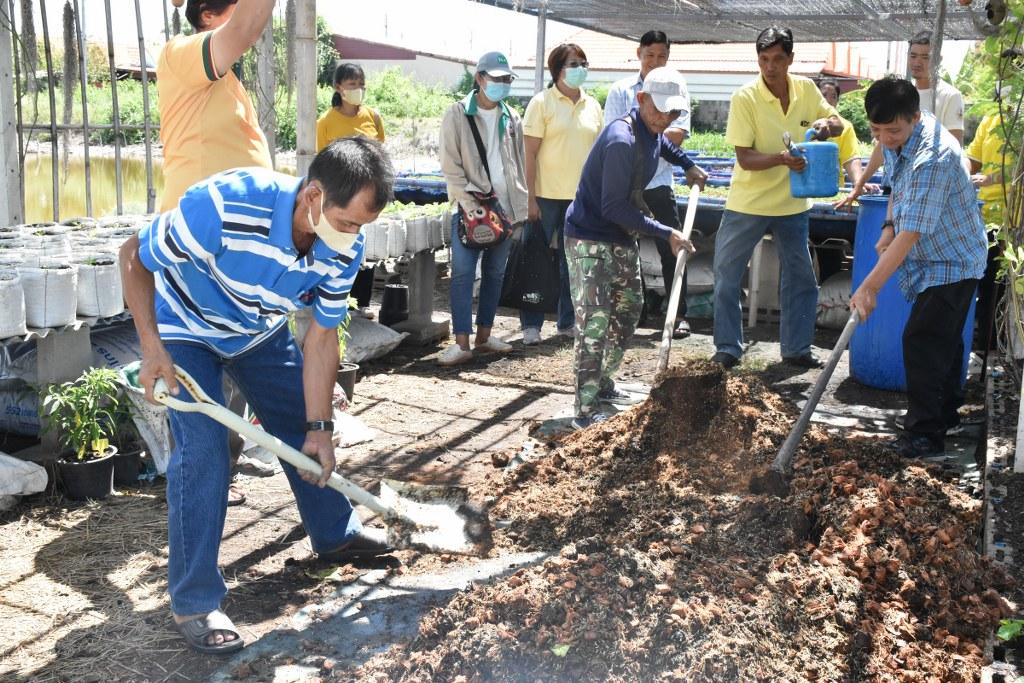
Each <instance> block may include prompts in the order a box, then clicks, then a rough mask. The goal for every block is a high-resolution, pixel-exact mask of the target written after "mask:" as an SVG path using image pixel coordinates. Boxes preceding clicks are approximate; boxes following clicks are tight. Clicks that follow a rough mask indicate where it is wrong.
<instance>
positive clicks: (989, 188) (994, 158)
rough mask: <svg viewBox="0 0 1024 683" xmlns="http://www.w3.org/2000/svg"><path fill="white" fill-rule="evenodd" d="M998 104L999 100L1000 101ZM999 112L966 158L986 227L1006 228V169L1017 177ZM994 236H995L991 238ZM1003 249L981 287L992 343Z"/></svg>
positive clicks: (995, 253)
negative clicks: (1004, 220)
mask: <svg viewBox="0 0 1024 683" xmlns="http://www.w3.org/2000/svg"><path fill="white" fill-rule="evenodd" d="M997 100H998V98H997ZM1001 126H1002V123H1001V119H1000V116H999V112H995V113H993V114H988V115H987V116H985V118H983V119H982V120H981V123H979V124H978V130H977V132H976V133H975V134H974V139H973V140H972V141H971V144H969V145H968V146H967V149H966V150H964V154H965V155H966V156H967V159H968V160H969V161H970V163H971V182H972V183H973V184H974V186H975V187H976V188H978V199H980V200H981V201H982V202H984V204H983V205H982V207H981V217H982V219H983V220H984V221H985V223H986V224H995V225H1002V224H1003V218H1004V213H1005V212H1006V186H1005V185H1004V184H1003V172H1004V169H1005V171H1006V172H1007V173H1013V167H1014V162H1013V159H1012V158H1010V156H1009V155H1006V154H1005V151H1004V150H1005V146H1004V136H1003V133H1002V130H1001ZM989 236H990V237H991V236H992V233H990V234H989ZM1001 252H1002V249H1001V247H1000V245H999V244H998V243H997V244H995V245H994V246H991V247H989V250H988V262H987V264H986V267H985V276H984V277H983V278H982V279H981V282H980V283H979V285H978V329H979V330H980V331H982V333H983V335H984V336H980V338H982V339H987V341H988V342H989V343H991V341H992V340H994V339H995V326H994V324H993V323H994V319H995V316H994V304H995V303H996V302H997V301H999V299H1000V298H1001V297H1002V289H1003V285H1002V283H996V274H997V273H998V271H999V260H998V257H999V255H1000V253H1001Z"/></svg>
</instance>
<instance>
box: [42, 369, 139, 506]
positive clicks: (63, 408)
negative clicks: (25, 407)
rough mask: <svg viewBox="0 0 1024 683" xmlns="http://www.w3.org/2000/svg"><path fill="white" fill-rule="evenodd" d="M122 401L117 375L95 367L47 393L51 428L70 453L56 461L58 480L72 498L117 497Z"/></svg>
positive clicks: (45, 406)
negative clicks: (116, 441) (116, 440)
mask: <svg viewBox="0 0 1024 683" xmlns="http://www.w3.org/2000/svg"><path fill="white" fill-rule="evenodd" d="M120 400H121V386H120V384H119V383H118V380H117V373H116V372H115V371H113V370H111V369H109V368H93V369H92V370H88V371H86V372H85V373H83V374H82V376H81V377H79V378H78V379H76V380H74V381H73V382H64V383H63V384H55V385H52V386H50V388H49V390H48V391H47V392H46V396H45V397H44V398H43V406H42V407H43V412H44V418H45V420H46V429H47V430H51V429H54V430H56V431H57V434H58V438H59V439H60V443H61V445H62V446H64V448H65V451H64V452H63V453H62V457H60V458H58V460H57V475H58V477H59V479H60V481H61V482H62V484H63V487H64V492H65V493H66V494H67V496H68V498H70V499H72V500H86V499H89V498H93V499H102V498H106V497H107V496H108V495H110V493H111V492H112V490H113V480H114V458H113V456H114V454H115V453H116V452H117V449H116V448H115V447H114V446H112V445H111V444H110V438H111V436H112V435H113V433H114V426H115V419H114V412H115V411H116V410H117V406H118V404H119V402H120Z"/></svg>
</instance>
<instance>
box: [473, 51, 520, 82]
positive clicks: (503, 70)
mask: <svg viewBox="0 0 1024 683" xmlns="http://www.w3.org/2000/svg"><path fill="white" fill-rule="evenodd" d="M476 73H485V74H487V75H488V76H513V75H515V74H513V73H512V68H511V67H510V66H509V64H508V58H507V57H506V56H505V55H503V54H502V53H500V52H488V53H487V54H485V55H484V56H483V57H481V58H480V61H479V62H477V63H476Z"/></svg>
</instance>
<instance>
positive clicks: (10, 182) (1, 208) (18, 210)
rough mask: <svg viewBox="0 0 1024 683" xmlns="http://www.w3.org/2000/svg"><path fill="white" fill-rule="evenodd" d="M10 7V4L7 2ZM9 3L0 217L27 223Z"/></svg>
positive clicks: (0, 91) (0, 30)
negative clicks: (22, 181) (22, 190)
mask: <svg viewBox="0 0 1024 683" xmlns="http://www.w3.org/2000/svg"><path fill="white" fill-rule="evenodd" d="M8 7H10V4H8ZM8 7H3V8H0V13H2V14H4V15H5V16H4V20H3V26H0V221H2V222H3V223H2V224H3V225H17V224H19V223H24V222H25V221H24V215H25V211H24V208H23V206H22V205H23V196H22V192H21V160H20V159H19V152H18V127H17V113H16V108H15V106H14V102H15V98H16V97H17V92H16V91H17V89H16V86H15V82H14V80H15V75H14V72H13V71H12V69H11V67H12V66H13V64H14V61H13V60H14V55H13V49H12V40H11V33H12V32H13V31H14V16H13V15H8Z"/></svg>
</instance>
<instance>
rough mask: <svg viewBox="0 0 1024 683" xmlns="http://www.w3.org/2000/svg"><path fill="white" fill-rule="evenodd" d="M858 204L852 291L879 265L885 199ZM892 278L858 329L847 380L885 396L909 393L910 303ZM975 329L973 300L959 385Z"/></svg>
mask: <svg viewBox="0 0 1024 683" xmlns="http://www.w3.org/2000/svg"><path fill="white" fill-rule="evenodd" d="M859 201H860V215H859V216H858V217H857V233H856V236H855V237H854V242H853V278H852V282H853V291H857V288H858V287H859V286H860V284H861V283H862V282H863V281H864V278H866V277H867V276H868V273H870V272H871V269H872V268H874V267H875V264H876V263H878V254H876V253H875V244H877V243H878V238H879V237H880V236H881V234H882V221H884V220H885V209H886V205H887V204H888V202H889V199H888V197H878V196H875V197H872V196H864V197H861V198H860V199H859ZM898 281H899V274H898V272H897V273H894V274H893V276H892V277H890V278H889V281H888V282H886V283H885V286H884V287H882V290H881V291H880V292H879V293H878V305H877V307H876V308H875V310H874V312H873V313H872V314H871V316H870V317H868V319H867V322H865V323H863V324H861V325H858V326H857V330H856V331H855V332H854V333H853V338H852V339H851V340H850V375H851V376H852V377H853V378H854V379H855V380H857V381H858V382H860V383H861V384H864V385H866V386H869V387H875V388H876V389H886V390H889V391H906V390H907V371H906V368H905V367H904V365H903V329H904V328H905V327H906V326H907V320H908V319H909V318H910V306H911V302H909V301H907V300H906V298H904V296H903V293H902V292H901V291H900V288H899V284H898ZM973 330H974V301H971V308H970V310H969V311H968V312H967V321H966V322H965V323H964V332H963V338H964V359H963V375H962V380H961V382H963V381H966V379H967V361H968V359H969V358H970V355H971V335H972V332H973Z"/></svg>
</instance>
